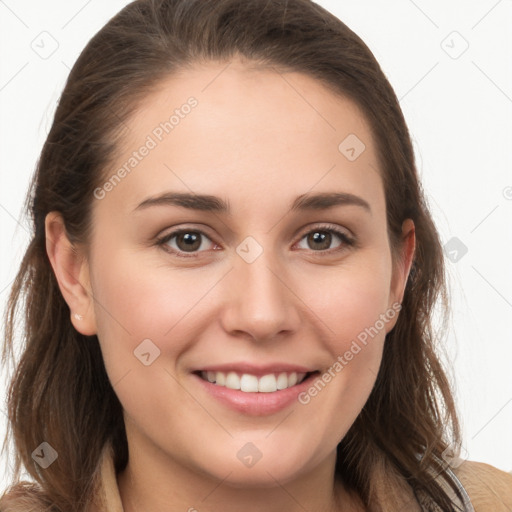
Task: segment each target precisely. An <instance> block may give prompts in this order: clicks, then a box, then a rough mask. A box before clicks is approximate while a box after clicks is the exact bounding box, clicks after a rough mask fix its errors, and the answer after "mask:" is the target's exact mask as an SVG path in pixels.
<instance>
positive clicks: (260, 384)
mask: <svg viewBox="0 0 512 512" xmlns="http://www.w3.org/2000/svg"><path fill="white" fill-rule="evenodd" d="M193 373H194V374H195V375H197V376H198V377H200V378H201V379H202V380H204V381H206V382H209V383H210V384H214V385H215V386H219V387H223V388H227V389H232V390H235V391H241V392H243V393H276V392H278V391H283V390H285V389H289V388H294V387H296V386H299V385H300V384H302V383H303V382H304V381H306V380H308V379H309V378H310V377H312V376H314V375H317V374H320V372H319V371H313V372H275V373H267V374H265V375H261V376H257V375H253V374H250V373H241V372H236V371H229V372H222V371H204V370H198V371H195V372H193Z"/></svg>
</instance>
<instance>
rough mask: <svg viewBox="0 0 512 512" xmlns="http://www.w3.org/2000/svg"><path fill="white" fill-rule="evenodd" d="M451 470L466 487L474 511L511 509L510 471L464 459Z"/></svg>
mask: <svg viewBox="0 0 512 512" xmlns="http://www.w3.org/2000/svg"><path fill="white" fill-rule="evenodd" d="M453 472H454V473H455V475H456V476H457V478H458V479H459V480H460V482H461V483H462V485H463V486H464V488H465V489H466V492H467V493H468V495H469V498H470V500H471V503H472V504H473V507H474V509H475V512H485V511H488V510H492V511H493V512H509V511H511V510H512V474H511V473H507V472H505V471H502V470H500V469H497V468H495V467H494V466H490V465H489V464H485V463H483V462H475V461H464V462H463V463H462V464H461V465H460V466H459V467H457V468H455V469H453Z"/></svg>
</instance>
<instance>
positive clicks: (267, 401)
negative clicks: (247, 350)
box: [192, 372, 318, 416]
mask: <svg viewBox="0 0 512 512" xmlns="http://www.w3.org/2000/svg"><path fill="white" fill-rule="evenodd" d="M192 376H193V377H195V378H196V379H197V380H198V381H199V383H200V385H202V386H203V389H204V390H205V391H206V392H207V393H209V394H210V395H212V396H213V397H214V398H215V399H217V400H218V401H219V402H220V403H221V404H223V405H225V406H227V407H229V408H230V409H233V410H235V411H237V412H241V413H244V414H248V415H251V416H267V415H270V414H274V413H276V412H279V411H281V410H283V409H285V408H286V407H288V406H290V405H291V404H292V403H293V402H295V401H296V400H297V396H298V395H299V394H300V393H302V392H303V391H306V389H308V387H309V386H311V383H312V381H313V380H314V379H315V378H316V377H317V376H318V372H316V373H312V374H311V375H309V376H308V377H307V378H306V379H304V380H303V381H302V382H301V383H300V384H297V385H295V386H292V387H291V388H286V389H280V390H278V391H273V392H271V393H246V392H245V391H240V390H237V389H230V388H226V387H225V386H218V385H217V384H213V383H212V382H208V381H206V380H204V379H202V378H201V377H199V375H197V374H195V373H193V374H192Z"/></svg>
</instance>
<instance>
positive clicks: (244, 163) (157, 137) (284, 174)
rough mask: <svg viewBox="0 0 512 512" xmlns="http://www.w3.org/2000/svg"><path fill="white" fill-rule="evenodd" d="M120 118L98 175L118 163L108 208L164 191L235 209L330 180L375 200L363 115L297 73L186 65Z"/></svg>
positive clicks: (238, 65)
mask: <svg viewBox="0 0 512 512" xmlns="http://www.w3.org/2000/svg"><path fill="white" fill-rule="evenodd" d="M126 124H127V127H128V130H126V132H125V135H124V137H123V139H122V141H121V144H120V146H119V152H118V153H119V154H118V157H117V158H116V160H115V163H114V165H113V166H111V167H110V168H109V169H108V171H107V173H106V174H105V177H106V178H107V179H108V178H109V177H111V176H113V175H114V174H116V173H118V171H119V169H121V168H124V169H125V172H122V173H121V174H122V175H123V177H122V179H121V180H117V179H116V180H114V181H115V182H116V183H115V185H114V186H113V187H109V189H110V190H111V192H109V194H108V199H109V201H108V202H109V203H111V204H112V205H114V204H115V202H117V203H118V204H117V205H116V208H121V209H123V210H128V209H129V210H130V211H131V210H132V209H133V208H135V207H136V206H137V204H139V203H140V201H142V200H143V199H144V198H145V197H146V196H148V195H151V194H155V193H158V192H162V191H165V190H180V191H189V192H190V191H194V192H198V193H209V194H212V195H219V196H223V197H227V196H229V198H230V199H229V202H230V203H231V204H233V203H235V204H234V206H236V203H237V201H238V204H239V206H240V207H243V206H248V205H249V204H250V199H251V198H252V199H254V197H255V196H258V197H259V205H260V207H261V206H263V205H264V204H265V203H268V205H269V206H272V205H275V201H276V200H278V201H281V202H283V194H285V195H286V196H288V195H289V196H290V197H296V196H297V195H300V194H304V193H307V192H308V191H315V190H316V189H318V190H322V191H325V190H330V189H336V188H337V189H339V188H340V187H341V189H342V190H343V191H344V192H348V193H359V194H360V193H361V191H362V190H365V191H366V193H367V194H369V195H370V196H372V195H373V196H374V197H373V198H371V197H370V200H372V201H373V202H375V201H377V202H378V201H381V202H382V201H383V196H382V184H381V180H380V176H379V173H378V162H377V158H376V151H375V148H374V141H373V139H372V136H371V130H370V127H369V125H368V123H367V121H366V119H365V117H364V116H363V115H362V113H361V111H360V110H359V108H358V107H357V106H356V105H355V103H354V102H352V101H350V100H349V99H347V98H345V97H342V96H340V95H335V94H334V93H333V92H331V91H329V90H328V89H327V88H326V87H324V86H323V85H322V84H321V82H319V81H317V80H315V79H314V78H312V77H309V76H307V75H304V74H302V73H297V72H283V71H282V70H279V69H277V68H273V67H266V68H261V67H255V66H254V65H251V64H247V63H242V62H240V61H238V60H233V61H230V62H221V63H215V62H209V63H203V64H201V65H195V66H193V67H190V68H187V69H186V70H182V71H180V72H179V73H177V74H174V75H173V76H171V77H168V78H166V79H165V80H162V81H161V82H160V83H159V84H158V86H157V88H156V89H155V90H154V91H153V92H152V93H151V94H148V95H147V96H146V97H145V98H144V99H143V100H142V101H141V102H140V103H139V105H138V108H137V110H136V112H135V113H134V115H133V116H132V117H131V118H130V119H129V120H128V122H127V123H126ZM144 147H146V149H144ZM141 153H144V156H141ZM118 174H119V173H118ZM111 181H112V180H111ZM283 204H284V203H283Z"/></svg>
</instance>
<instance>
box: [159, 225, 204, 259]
mask: <svg viewBox="0 0 512 512" xmlns="http://www.w3.org/2000/svg"><path fill="white" fill-rule="evenodd" d="M205 240H207V241H209V242H210V244H211V245H213V242H212V241H211V240H210V238H208V236H206V235H205V234H204V233H203V232H202V231H198V230H192V229H181V230H178V231H173V232H172V233H169V234H168V235H165V236H164V237H163V238H161V239H159V240H158V245H160V246H163V247H164V249H165V250H166V251H169V252H171V253H173V254H175V255H176V256H183V257H187V256H185V255H184V253H189V255H190V256H196V255H197V254H198V253H200V252H202V251H203V250H207V249H208V245H209V244H208V242H205ZM200 249H201V250H200Z"/></svg>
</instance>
